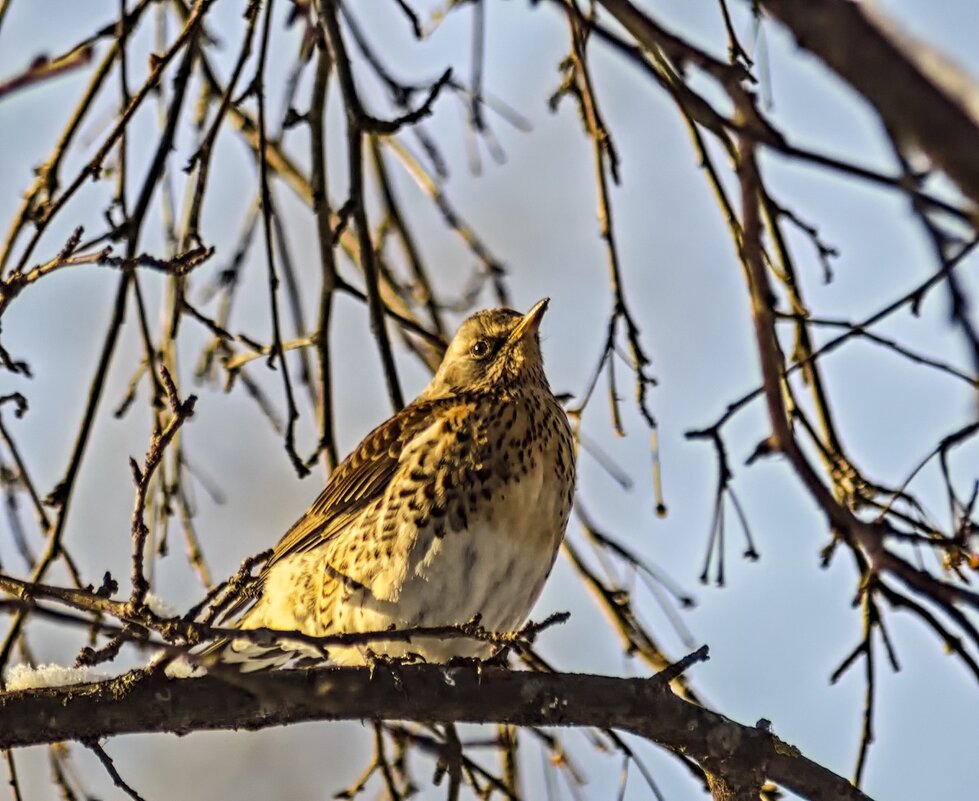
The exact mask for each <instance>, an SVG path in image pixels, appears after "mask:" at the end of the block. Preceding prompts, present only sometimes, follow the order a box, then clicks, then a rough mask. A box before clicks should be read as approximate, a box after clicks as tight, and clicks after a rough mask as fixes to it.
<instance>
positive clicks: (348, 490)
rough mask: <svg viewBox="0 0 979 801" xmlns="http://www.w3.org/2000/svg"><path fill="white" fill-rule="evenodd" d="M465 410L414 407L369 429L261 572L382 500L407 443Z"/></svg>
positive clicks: (450, 401)
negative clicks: (448, 416) (440, 421)
mask: <svg viewBox="0 0 979 801" xmlns="http://www.w3.org/2000/svg"><path fill="white" fill-rule="evenodd" d="M466 405H467V402H466V399H464V398H460V397H452V398H439V399H434V400H422V401H415V402H414V403H412V404H410V405H409V406H406V407H405V408H404V409H402V411H401V412H399V413H398V414H396V415H394V417H392V418H390V419H389V420H387V421H386V422H385V423H382V424H381V425H380V426H378V427H377V428H375V429H374V430H373V431H372V432H371V433H370V434H368V435H367V436H366V437H365V438H364V441H363V442H361V444H360V445H359V446H358V447H357V448H356V449H355V450H354V451H353V453H351V454H350V455H349V456H348V457H347V458H346V459H344V461H343V462H342V463H341V464H340V466H339V467H337V469H336V470H335V471H334V472H333V475H332V476H331V477H330V480H329V482H328V483H327V485H326V487H325V488H324V489H323V492H322V493H320V496H319V497H318V498H317V499H316V500H315V501H314V502H313V505H312V506H310V508H309V509H308V510H307V511H306V513H305V514H304V515H303V516H302V517H301V518H299V520H297V521H296V523H295V524H294V525H293V526H292V528H290V529H289V530H288V531H287V532H286V533H285V535H284V536H283V537H282V539H281V540H280V541H279V544H278V545H276V546H275V550H274V551H273V553H272V556H271V558H270V559H269V561H268V565H267V567H266V569H268V567H271V566H272V565H274V564H275V563H276V562H278V561H279V560H281V559H282V558H284V557H286V556H289V555H290V554H294V553H299V552H302V551H308V550H310V549H312V548H315V547H317V546H319V545H321V544H322V543H323V542H325V541H326V540H328V539H330V537H332V536H333V534H334V533H335V532H337V531H339V530H340V529H342V528H343V526H344V525H346V524H347V523H348V522H349V521H350V520H351V519H353V518H354V517H355V516H356V515H357V514H358V513H359V512H360V511H362V510H363V509H364V508H365V507H366V506H368V505H369V504H371V503H373V502H374V501H375V500H377V499H378V498H380V497H382V496H383V495H384V493H385V491H386V490H387V488H388V484H389V483H390V481H391V479H392V478H393V477H394V475H395V473H396V472H397V471H398V467H399V465H400V462H401V457H402V454H403V453H404V451H405V449H406V448H407V447H408V446H409V445H410V444H411V442H412V441H413V440H414V439H415V438H416V437H417V436H418V435H419V434H421V433H422V432H423V431H425V430H427V429H428V428H430V427H431V426H432V425H434V424H435V423H437V422H438V421H439V420H440V419H442V418H444V417H445V416H446V415H452V414H453V412H454V411H455V410H457V409H458V408H459V407H461V406H466Z"/></svg>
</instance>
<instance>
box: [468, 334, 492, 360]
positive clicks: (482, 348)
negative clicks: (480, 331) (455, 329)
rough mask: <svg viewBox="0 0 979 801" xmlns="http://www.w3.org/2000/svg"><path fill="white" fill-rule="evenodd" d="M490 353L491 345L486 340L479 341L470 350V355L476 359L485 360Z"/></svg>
mask: <svg viewBox="0 0 979 801" xmlns="http://www.w3.org/2000/svg"><path fill="white" fill-rule="evenodd" d="M489 352H490V346H489V343H488V342H487V341H486V340H485V339H477V340H476V341H475V342H473V344H472V347H471V348H470V349H469V355H470V356H472V357H473V358H474V359H485V358H486V357H487V356H488V355H489Z"/></svg>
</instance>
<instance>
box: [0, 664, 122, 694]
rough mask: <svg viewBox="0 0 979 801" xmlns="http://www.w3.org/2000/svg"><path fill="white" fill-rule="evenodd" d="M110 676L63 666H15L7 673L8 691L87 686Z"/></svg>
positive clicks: (87, 669) (85, 669) (86, 669)
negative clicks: (76, 685) (74, 685)
mask: <svg viewBox="0 0 979 801" xmlns="http://www.w3.org/2000/svg"><path fill="white" fill-rule="evenodd" d="M107 678H108V676H107V675H105V674H103V673H97V672H95V671H93V670H92V669H91V668H88V667H80V668H76V667H63V666H62V665H38V666H37V667H31V666H30V665H25V664H20V665H14V666H13V667H12V668H10V670H9V671H8V672H7V689H8V690H35V689H37V688H39V687H64V686H66V685H69V684H86V683H88V682H92V681H102V680H103V679H107Z"/></svg>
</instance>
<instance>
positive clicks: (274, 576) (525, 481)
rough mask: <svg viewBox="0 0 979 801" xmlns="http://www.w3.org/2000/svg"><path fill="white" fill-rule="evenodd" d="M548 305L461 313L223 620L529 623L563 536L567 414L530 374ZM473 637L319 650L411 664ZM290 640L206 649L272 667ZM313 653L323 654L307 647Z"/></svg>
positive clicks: (464, 648) (457, 648)
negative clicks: (423, 377)
mask: <svg viewBox="0 0 979 801" xmlns="http://www.w3.org/2000/svg"><path fill="white" fill-rule="evenodd" d="M548 302H549V300H548V299H547V298H545V299H543V300H541V301H540V302H538V303H537V304H536V305H534V307H533V308H531V309H530V311H528V312H527V313H526V314H521V313H519V312H516V311H513V310H512V309H507V308H493V309H486V310H483V311H479V312H477V313H475V314H473V315H472V316H470V317H469V318H468V319H466V320H465V321H464V322H463V323H462V325H461V326H460V327H459V329H458V331H457V332H456V334H455V335H454V337H453V338H452V340H451V343H450V344H449V346H448V348H447V350H446V352H445V356H444V358H443V360H442V362H441V364H440V366H439V368H438V370H437V371H436V372H435V374H434V376H433V378H432V380H431V382H430V383H429V385H428V386H427V387H426V388H425V389H424V390H423V391H422V392H421V394H420V395H418V397H417V398H415V400H413V401H412V402H411V403H409V404H408V405H407V406H405V407H404V408H402V409H401V410H400V411H399V412H397V413H396V414H394V415H393V416H392V417H390V418H389V419H388V420H386V421H385V422H384V423H382V424H381V425H379V426H378V427H377V428H375V429H374V430H373V431H371V432H370V433H369V434H368V435H367V436H366V437H365V438H364V439H363V441H362V442H361V443H360V444H359V445H358V446H357V447H356V448H355V449H354V450H353V452H351V453H350V455H349V456H347V458H346V459H345V460H344V461H343V462H342V463H341V464H340V465H339V466H338V467H337V468H336V469H335V470H334V471H333V473H332V475H331V477H330V478H329V480H328V482H327V484H326V486H325V488H324V489H323V491H322V493H321V494H320V495H319V497H318V498H317V499H316V500H315V502H314V503H313V504H312V506H310V507H309V509H308V510H307V511H306V512H305V514H303V515H302V517H300V518H299V520H298V521H297V522H296V523H295V524H294V525H293V526H292V527H291V528H290V529H289V530H288V531H287V532H286V533H285V535H284V536H283V537H282V539H281V540H280V541H279V543H278V545H276V546H275V548H274V550H273V552H272V554H271V556H270V557H269V558H268V560H267V562H266V563H265V565H264V566H263V568H262V570H261V572H260V574H259V576H258V581H257V589H256V590H254V591H252V592H251V593H249V595H250V597H247V598H243V599H241V600H239V601H238V602H237V603H236V605H234V606H232V607H231V609H230V610H229V612H228V613H227V615H229V616H231V617H233V618H235V619H234V622H233V623H232V626H234V627H236V628H238V629H241V630H247V629H257V628H272V629H279V630H288V631H299V632H302V633H303V634H306V635H311V636H325V635H331V634H341V633H353V632H378V631H385V630H388V629H410V628H417V627H430V626H438V627H442V626H462V625H464V624H466V623H469V622H470V621H472V620H474V619H475V620H478V622H479V625H480V626H481V627H482V628H483V629H484V630H486V631H491V632H505V633H511V632H515V631H517V630H519V628H520V627H521V626H522V625H523V624H524V622H525V621H526V620H527V617H528V615H529V614H530V611H531V609H532V607H533V606H534V603H535V602H536V600H537V598H538V596H539V595H540V593H541V590H542V589H543V587H544V583H545V581H546V580H547V577H548V575H549V574H550V572H551V568H552V567H553V565H554V561H555V558H556V556H557V552H558V549H559V547H560V545H561V542H562V541H563V538H564V534H565V529H566V527H567V524H568V518H569V516H570V513H571V506H572V500H573V497H574V489H575V447H574V439H573V436H572V431H571V426H570V424H569V421H568V417H567V414H566V413H565V411H564V409H563V408H562V406H561V404H560V402H559V401H558V399H557V398H556V397H555V396H554V394H553V392H552V391H551V388H550V386H549V384H548V381H547V377H546V376H545V374H544V364H543V359H542V356H541V349H540V334H539V327H540V323H541V319H542V317H543V316H544V312H545V311H546V310H547V307H548ZM495 650H496V646H494V645H493V644H492V643H490V642H487V641H485V640H479V639H469V638H458V637H456V638H439V637H434V636H432V637H423V636H413V637H412V638H411V640H410V641H409V642H404V641H394V640H377V641H372V642H371V643H370V644H369V645H363V644H361V645H349V646H346V645H345V646H343V647H330V648H329V653H328V656H329V661H330V662H331V663H333V664H336V665H363V664H369V663H370V661H369V660H371V659H374V658H378V657H379V658H386V659H408V658H416V659H417V658H420V659H422V660H424V661H426V662H434V663H445V662H449V661H453V660H456V659H464V660H467V659H475V660H482V659H485V658H488V657H489V656H491V655H492V654H493V653H494V651H495ZM304 653H305V654H306V655H307V656H309V655H312V654H310V652H309V649H308V648H304V646H303V644H302V643H301V642H298V641H290V640H288V639H284V640H280V641H277V642H276V643H275V644H274V645H273V646H270V645H268V644H266V643H264V642H262V643H257V642H255V641H254V639H253V640H247V639H245V638H233V639H230V640H224V641H218V642H215V643H212V644H211V645H210V646H209V647H208V648H207V649H205V651H203V652H202V654H203V656H204V657H205V658H203V659H200V660H198V664H207V663H208V661H210V662H211V663H212V664H213V662H215V661H216V662H218V663H224V664H236V665H237V666H238V668H239V669H240V670H241V671H243V672H247V671H254V670H261V669H266V668H275V667H283V666H286V665H288V664H289V663H290V661H293V660H294V659H295V657H296V655H297V654H304ZM318 656H319V658H320V659H321V660H322V653H319V654H318Z"/></svg>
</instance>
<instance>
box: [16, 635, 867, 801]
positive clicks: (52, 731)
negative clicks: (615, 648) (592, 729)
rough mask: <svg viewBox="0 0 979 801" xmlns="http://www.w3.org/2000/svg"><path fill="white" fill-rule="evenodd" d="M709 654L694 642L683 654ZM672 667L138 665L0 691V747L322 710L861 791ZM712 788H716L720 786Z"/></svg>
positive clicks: (817, 792)
mask: <svg viewBox="0 0 979 801" xmlns="http://www.w3.org/2000/svg"><path fill="white" fill-rule="evenodd" d="M704 658H706V649H701V650H700V651H697V652H695V653H694V654H692V655H691V656H690V657H688V660H685V661H687V662H688V663H692V662H695V661H700V660H702V659H704ZM673 673H674V671H670V670H667V671H664V672H662V673H659V674H657V675H655V676H652V677H651V678H645V679H623V678H613V677H608V676H594V675H584V674H580V675H579V674H540V673H531V672H518V671H511V670H505V669H501V668H489V667H487V668H484V669H483V670H481V671H479V672H477V671H474V670H473V669H471V668H468V667H455V668H446V667H439V666H434V665H415V666H409V667H403V668H399V669H398V676H397V677H394V676H393V675H391V674H390V673H389V672H388V671H385V670H380V671H377V672H376V673H375V674H374V675H373V677H372V676H371V674H370V671H368V670H367V669H363V668H318V669H315V670H308V671H300V670H286V671H269V672H266V673H253V674H238V673H235V674H234V675H230V674H229V675H227V676H222V677H216V676H213V675H211V676H206V677H204V678H201V679H183V680H168V679H165V678H164V677H163V676H162V675H160V674H159V673H148V672H146V671H140V670H137V671H133V672H132V673H127V674H125V675H122V676H119V677H118V678H115V679H111V680H109V681H104V682H99V683H95V684H85V685H76V686H70V687H55V688H46V689H34V690H23V691H16V692H8V693H4V694H0V748H13V747H18V746H26V745H36V744H40V743H50V742H57V741H61V740H76V739H81V740H86V739H91V738H102V737H109V736H112V735H117V734H129V733H135V732H174V733H179V734H185V733H188V732H192V731H199V730H213V729H250V730H255V729H263V728H267V727H270V726H281V725H286V724H291V723H298V722H300V721H326V720H381V719H395V718H397V719H403V720H411V721H417V722H423V723H444V722H458V723H493V722H496V723H510V724H515V725H521V726H596V727H599V728H615V729H619V730H623V731H627V732H630V733H632V734H636V735H639V736H641V737H645V738H647V739H649V740H652V741H653V742H656V743H659V744H660V745H662V746H664V747H666V748H669V749H670V750H672V751H675V752H677V753H680V754H683V755H685V756H687V757H690V758H692V759H694V760H696V761H697V762H698V763H700V765H701V766H702V767H703V768H704V770H705V771H706V772H707V773H708V776H710V777H715V778H716V780H717V781H716V782H715V781H714V778H712V780H711V784H712V785H715V786H716V785H717V784H720V783H723V784H725V785H728V786H736V785H737V784H738V782H739V781H740V778H739V777H742V776H745V775H751V774H754V775H762V774H764V775H765V776H767V778H768V779H770V780H772V781H774V782H776V783H777V784H779V785H781V786H783V787H785V788H786V789H788V790H791V791H792V792H794V793H798V794H799V795H801V796H803V797H804V798H808V799H813V801H830V800H832V801H847V800H848V799H850V800H852V801H867V799H868V797H867V796H866V795H864V794H863V793H862V792H860V791H859V790H858V789H856V788H855V787H853V786H852V785H850V783H849V782H847V781H846V780H845V779H843V778H842V777H840V776H837V775H835V774H833V773H832V772H831V771H829V770H827V769H825V768H823V767H821V766H819V765H817V764H816V763H815V762H813V761H811V760H809V759H807V758H806V757H805V756H803V755H802V754H801V753H800V752H799V751H798V749H796V748H794V747H793V746H790V745H787V744H786V743H784V742H782V741H781V740H779V739H778V738H777V737H776V736H774V735H773V734H771V733H770V732H769V731H768V730H767V728H766V727H765V726H759V727H753V726H745V725H742V724H739V723H736V722H735V721H732V720H729V719H728V718H726V717H724V716H723V715H719V714H717V713H716V712H712V711H710V710H708V709H705V708H703V707H701V706H697V705H696V704H691V703H689V702H688V701H684V700H683V699H682V698H680V697H678V696H677V695H674V694H673V692H671V691H670V690H669V681H670V680H671V679H672V678H674V675H673ZM715 797H716V798H720V797H722V796H720V795H717V794H716V790H715ZM726 797H729V798H738V797H740V796H738V795H728V796H726ZM755 797H756V798H757V794H756V795H755Z"/></svg>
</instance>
